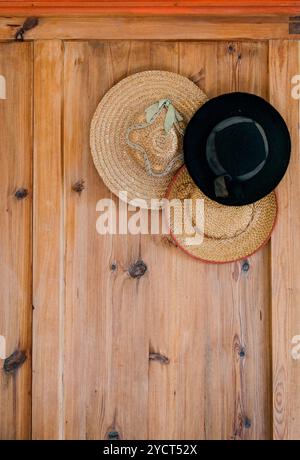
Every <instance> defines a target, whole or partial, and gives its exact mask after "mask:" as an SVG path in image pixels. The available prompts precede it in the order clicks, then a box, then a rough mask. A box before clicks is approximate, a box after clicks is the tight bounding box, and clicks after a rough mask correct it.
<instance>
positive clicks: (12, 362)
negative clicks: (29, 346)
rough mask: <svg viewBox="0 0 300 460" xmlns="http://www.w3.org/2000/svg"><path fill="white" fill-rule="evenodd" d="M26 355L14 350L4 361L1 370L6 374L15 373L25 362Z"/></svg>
mask: <svg viewBox="0 0 300 460" xmlns="http://www.w3.org/2000/svg"><path fill="white" fill-rule="evenodd" d="M26 358H27V356H26V354H25V353H24V351H21V350H16V351H14V352H13V353H12V354H11V355H10V356H9V357H8V358H6V359H5V361H4V364H3V370H4V372H5V373H6V374H11V373H13V372H15V371H16V370H17V369H18V368H19V367H20V366H22V364H23V363H24V362H25V361H26Z"/></svg>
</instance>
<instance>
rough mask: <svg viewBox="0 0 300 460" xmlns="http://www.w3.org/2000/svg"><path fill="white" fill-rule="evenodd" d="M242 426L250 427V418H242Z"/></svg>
mask: <svg viewBox="0 0 300 460" xmlns="http://www.w3.org/2000/svg"><path fill="white" fill-rule="evenodd" d="M244 427H245V428H247V429H249V428H251V420H250V419H249V418H248V417H245V418H244Z"/></svg>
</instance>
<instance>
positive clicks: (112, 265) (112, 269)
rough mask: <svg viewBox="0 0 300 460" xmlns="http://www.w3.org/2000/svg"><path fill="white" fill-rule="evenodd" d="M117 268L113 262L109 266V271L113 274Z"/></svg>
mask: <svg viewBox="0 0 300 460" xmlns="http://www.w3.org/2000/svg"><path fill="white" fill-rule="evenodd" d="M117 268H118V266H117V263H116V262H113V263H112V264H111V266H110V269H111V271H112V272H115V271H116V270H117Z"/></svg>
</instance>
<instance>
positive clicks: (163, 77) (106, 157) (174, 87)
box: [90, 71, 208, 207]
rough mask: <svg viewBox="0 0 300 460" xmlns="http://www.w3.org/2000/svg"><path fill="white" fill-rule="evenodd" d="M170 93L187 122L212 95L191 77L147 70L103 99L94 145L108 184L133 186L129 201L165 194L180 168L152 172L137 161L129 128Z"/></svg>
mask: <svg viewBox="0 0 300 460" xmlns="http://www.w3.org/2000/svg"><path fill="white" fill-rule="evenodd" d="M163 98H167V99H170V100H171V101H172V103H173V105H174V106H175V108H176V110H178V112H179V113H180V114H181V115H182V116H183V118H184V121H185V122H186V124H187V123H188V122H189V120H190V119H191V117H192V116H193V115H194V113H195V112H196V110H197V109H199V107H200V106H201V105H203V104H204V103H205V102H207V100H208V98H207V96H206V95H205V94H204V92H203V91H202V90H201V89H200V88H199V87H198V86H197V85H195V84H194V83H193V82H192V81H190V80H189V79H188V78H186V77H183V76H181V75H178V74H176V73H172V72H166V71H145V72H140V73H136V74H134V75H131V76H129V77H127V78H124V79H123V80H121V81H120V82H119V83H117V84H116V85H115V86H113V87H112V88H111V89H110V90H109V91H108V92H107V93H106V94H105V96H104V97H103V98H102V100H101V101H100V103H99V105H98V107H97V109H96V112H95V114H94V116H93V119H92V122H91V130H90V145H91V152H92V156H93V160H94V164H95V166H96V169H97V171H98V173H99V175H100V176H101V178H102V179H103V181H104V183H105V185H106V186H107V187H108V188H109V189H110V190H111V191H112V192H113V193H114V194H116V195H118V194H119V193H120V192H123V191H125V192H127V197H124V196H123V197H122V199H124V200H126V201H128V202H129V201H131V200H134V199H143V200H145V201H146V205H145V206H143V207H151V203H150V200H151V199H153V198H155V199H162V198H163V197H164V196H165V193H166V190H167V188H168V185H169V183H170V180H171V179H172V177H173V175H174V172H173V173H170V174H167V175H166V176H163V177H153V176H149V175H148V174H147V172H146V170H145V168H144V165H143V164H142V163H139V162H137V161H135V159H134V157H133V156H132V155H131V154H130V147H129V146H128V145H127V143H126V131H127V129H128V127H129V126H130V125H132V124H134V120H136V118H137V117H138V116H139V115H140V114H141V113H143V112H144V110H145V109H146V108H147V107H148V106H149V105H151V104H153V103H154V102H156V101H158V100H160V99H163Z"/></svg>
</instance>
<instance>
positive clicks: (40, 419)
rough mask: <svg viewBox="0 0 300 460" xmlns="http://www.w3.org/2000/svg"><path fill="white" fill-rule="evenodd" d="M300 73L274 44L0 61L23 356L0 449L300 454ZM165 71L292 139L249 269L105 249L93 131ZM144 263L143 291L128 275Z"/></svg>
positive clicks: (54, 43)
mask: <svg viewBox="0 0 300 460" xmlns="http://www.w3.org/2000/svg"><path fill="white" fill-rule="evenodd" d="M0 33H1V31H0ZM299 59H300V48H299V43H298V42H297V41H289V40H276V39H274V40H270V41H267V40H261V41H258V40H255V41H253V40H243V41H242V40H238V41H228V40H223V41H222V40H221V41H213V40H210V41H195V40H194V41H193V40H192V41H182V40H177V41H174V40H173V41H166V40H160V41H155V40H135V39H133V40H126V39H124V40H81V41H78V40H72V39H71V40H67V41H64V40H60V39H51V40H45V39H43V38H40V39H36V40H34V41H33V42H24V43H11V42H10V43H2V44H0V75H1V74H2V75H4V76H5V78H6V82H7V98H6V100H0V114H1V125H2V126H4V129H2V131H1V143H0V155H1V165H2V178H1V181H0V198H1V201H0V212H1V213H0V256H1V260H0V275H1V276H0V279H1V283H0V293H1V308H0V334H1V335H3V336H5V337H6V339H7V355H8V356H11V355H12V354H13V353H14V352H16V351H17V353H15V354H14V355H13V356H11V357H10V358H9V359H7V360H6V361H4V362H3V368H2V370H1V373H0V436H1V438H3V439H7V438H18V439H20V438H30V437H32V438H33V439H49V438H50V439H103V438H115V437H120V438H122V439H270V438H273V437H274V438H277V439H295V438H299V436H300V421H299V420H300V392H299V388H300V374H299V369H300V367H299V366H300V362H299V361H297V360H296V359H293V357H292V355H291V349H292V344H291V340H292V338H293V337H294V336H296V335H299V334H300V313H299V308H298V303H299V302H298V301H299V287H298V285H299V276H300V275H299V270H298V265H297V262H298V260H299V256H300V254H299V251H300V249H299V244H298V237H299V232H300V220H299V219H300V218H299V211H298V201H299V196H300V176H299V164H300V163H299V153H300V152H299V102H298V101H297V100H295V99H293V98H292V97H291V88H292V86H291V78H292V76H293V75H295V74H299V73H300V72H299ZM158 68H159V69H164V70H170V71H174V72H179V73H180V74H182V75H186V76H187V77H189V78H192V79H194V81H196V82H197V84H199V85H200V86H201V88H203V89H204V90H205V91H206V92H207V94H208V95H209V96H210V97H212V96H216V95H218V94H220V93H223V92H228V91H236V90H241V91H249V92H253V93H256V94H258V95H261V96H263V97H265V98H266V99H269V100H270V101H271V102H272V103H273V104H274V105H275V106H276V107H277V108H278V109H279V110H280V111H281V113H282V114H283V116H284V117H285V118H286V120H287V122H288V124H289V127H290V130H291V135H292V140H293V154H292V162H291V166H290V168H289V172H288V174H287V175H286V177H285V179H284V181H283V182H282V184H280V187H279V190H278V196H279V206H280V212H279V220H278V224H277V227H276V229H275V232H274V235H273V237H272V240H271V242H270V243H269V244H268V245H267V246H266V247H265V248H264V249H263V250H261V251H260V252H259V253H257V254H256V255H254V256H253V257H251V258H250V259H249V260H248V261H247V262H248V263H245V261H242V262H241V263H240V262H237V263H232V264H227V265H221V266H215V265H207V264H202V263H200V262H197V261H195V260H193V259H192V258H189V257H188V256H187V255H185V254H184V253H183V252H181V251H180V250H179V249H178V248H176V247H175V246H174V245H173V244H172V243H171V242H170V240H169V239H168V238H167V237H166V236H161V235H158V236H150V235H143V236H132V235H131V236H130V235H129V236H126V235H119V236H118V235H116V236H100V235H98V234H97V232H96V219H97V217H98V213H97V212H96V203H97V201H98V200H99V199H101V198H104V197H111V193H110V192H109V190H108V189H107V188H106V187H105V186H104V184H103V182H102V181H101V179H100V178H99V176H98V175H97V173H96V170H95V168H94V166H93V162H92V158H91V155H90V149H89V125H90V120H91V117H92V115H93V113H94V111H95V108H96V107H97V104H98V103H99V101H100V99H101V97H102V96H103V95H104V94H105V92H106V91H107V90H108V89H109V88H110V87H111V86H112V85H113V84H114V83H116V82H117V81H119V80H120V79H122V78H123V77H125V76H126V75H129V74H132V73H134V72H138V71H141V70H145V69H158ZM3 123H4V125H3ZM78 185H79V188H78ZM20 189H21V190H20ZM22 189H23V190H22ZM24 189H25V192H24ZM26 191H27V193H26ZM16 192H17V193H16ZM137 260H143V261H144V262H145V264H146V265H147V267H148V269H147V271H146V273H145V275H144V276H142V277H141V278H140V279H138V278H133V277H131V276H130V275H129V272H128V270H129V268H130V267H132V265H134V263H135V262H136V261H137ZM31 355H32V360H31ZM25 358H26V360H25ZM294 358H295V356H294ZM24 360H25V361H24Z"/></svg>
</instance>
